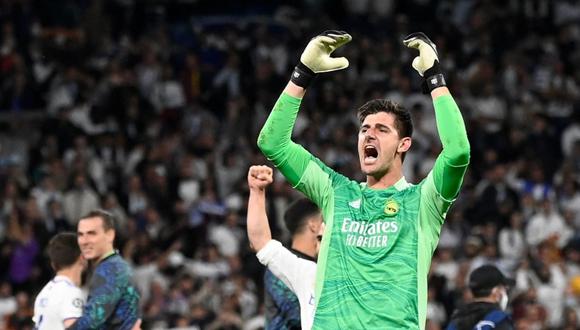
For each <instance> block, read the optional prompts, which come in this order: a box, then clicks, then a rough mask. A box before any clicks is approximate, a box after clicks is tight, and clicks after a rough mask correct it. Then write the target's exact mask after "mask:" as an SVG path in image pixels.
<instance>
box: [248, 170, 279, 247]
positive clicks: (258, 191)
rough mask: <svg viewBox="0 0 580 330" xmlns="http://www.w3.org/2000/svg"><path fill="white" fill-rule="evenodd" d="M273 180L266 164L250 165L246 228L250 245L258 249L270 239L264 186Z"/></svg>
mask: <svg viewBox="0 0 580 330" xmlns="http://www.w3.org/2000/svg"><path fill="white" fill-rule="evenodd" d="M272 181H273V175H272V169H271V168H269V167H268V166H263V165H262V166H252V167H250V170H249V171H248V187H249V188H250V197H249V199H248V215H247V221H248V224H247V230H248V239H249V240H250V247H251V248H252V250H254V251H260V250H261V249H262V248H263V247H264V245H266V243H268V242H269V241H270V240H271V239H272V234H271V232H270V225H269V224H268V216H267V215H266V187H268V185H270V184H271V183H272Z"/></svg>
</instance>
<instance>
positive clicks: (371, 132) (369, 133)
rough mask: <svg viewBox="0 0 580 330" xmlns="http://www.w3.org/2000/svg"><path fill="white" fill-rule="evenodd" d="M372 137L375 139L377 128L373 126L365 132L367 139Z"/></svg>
mask: <svg viewBox="0 0 580 330" xmlns="http://www.w3.org/2000/svg"><path fill="white" fill-rule="evenodd" d="M371 139H375V130H374V129H372V128H369V129H368V130H366V132H365V140H366V141H368V140H371Z"/></svg>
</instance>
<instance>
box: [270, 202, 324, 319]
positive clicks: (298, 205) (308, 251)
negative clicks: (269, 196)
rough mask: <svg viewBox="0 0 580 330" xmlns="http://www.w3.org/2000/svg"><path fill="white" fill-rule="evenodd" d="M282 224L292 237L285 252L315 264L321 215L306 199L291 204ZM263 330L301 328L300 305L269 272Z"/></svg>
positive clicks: (289, 291) (288, 290)
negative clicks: (264, 327) (264, 328)
mask: <svg viewBox="0 0 580 330" xmlns="http://www.w3.org/2000/svg"><path fill="white" fill-rule="evenodd" d="M284 224H285V225H286V228H287V229H288V231H289V232H290V235H291V236H292V241H291V246H290V248H289V249H288V250H289V251H290V252H292V253H294V254H295V255H296V256H298V257H299V258H302V259H305V260H310V261H312V262H316V256H317V255H318V248H319V246H320V242H319V241H318V238H319V237H318V234H319V231H320V226H321V225H322V214H321V213H320V209H319V208H318V206H317V205H316V204H314V203H313V202H312V201H310V200H309V199H308V198H300V199H298V200H296V201H294V202H293V203H292V204H290V206H288V208H287V209H286V211H285V212H284ZM264 306H265V316H266V329H273V330H274V329H275V330H289V329H298V328H300V303H299V301H298V297H296V294H294V292H292V290H290V288H288V286H287V285H286V284H284V282H283V281H282V280H280V279H279V278H278V277H276V276H275V275H274V274H273V273H272V271H270V269H266V272H265V273H264Z"/></svg>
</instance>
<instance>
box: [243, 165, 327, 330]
mask: <svg viewBox="0 0 580 330" xmlns="http://www.w3.org/2000/svg"><path fill="white" fill-rule="evenodd" d="M272 181H273V178H272V169H271V168H269V167H267V166H252V167H250V170H249V171H248V186H249V187H250V197H249V200H248V216H247V219H248V238H249V240H250V245H251V247H252V249H253V250H254V251H257V252H258V253H257V257H258V259H259V260H260V262H261V263H262V264H264V265H265V266H267V267H268V269H269V270H271V271H272V273H273V274H274V275H275V276H276V277H278V278H279V279H280V280H282V281H283V282H284V283H285V284H286V285H287V286H288V287H289V288H290V290H292V291H293V292H294V293H295V294H296V296H297V297H298V301H299V302H300V319H301V326H302V329H310V328H311V327H312V319H313V316H314V281H315V277H316V263H315V262H314V261H312V260H308V259H304V258H299V257H298V256H296V255H295V254H294V253H292V252H290V250H288V249H287V248H285V247H284V246H282V244H281V243H280V242H278V241H276V240H273V239H272V235H271V232H270V226H269V224H268V217H267V215H266V187H267V186H268V185H269V184H271V183H272ZM318 228H319V231H318V236H317V237H318V240H319V241H320V240H321V239H322V232H323V231H324V226H323V225H321V226H319V227H318Z"/></svg>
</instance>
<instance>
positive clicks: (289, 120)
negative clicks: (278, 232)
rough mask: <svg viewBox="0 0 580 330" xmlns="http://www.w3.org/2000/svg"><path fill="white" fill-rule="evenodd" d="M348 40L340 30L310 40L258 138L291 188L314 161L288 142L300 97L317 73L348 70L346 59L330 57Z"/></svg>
mask: <svg viewBox="0 0 580 330" xmlns="http://www.w3.org/2000/svg"><path fill="white" fill-rule="evenodd" d="M351 39H352V38H351V36H350V35H349V34H348V33H346V32H343V31H325V32H324V33H322V34H321V35H319V36H317V37H315V38H313V39H312V40H310V42H309V43H308V45H307V46H306V48H305V49H304V52H303V53H302V55H301V57H300V62H299V63H298V65H297V66H296V68H295V69H294V72H293V73H292V76H291V79H290V82H288V85H287V86H286V88H285V89H284V92H283V93H282V94H281V95H280V97H279V98H278V101H277V102H276V104H275V105H274V108H273V109H272V112H271V113H270V116H269V117H268V120H267V121H266V123H265V124H264V127H263V128H262V130H261V132H260V135H259V136H258V147H259V148H260V150H262V152H263V153H264V155H265V156H266V157H267V158H268V159H269V160H271V161H272V162H273V163H274V165H276V167H277V168H278V169H280V171H281V172H282V174H284V176H285V177H286V178H287V179H288V181H290V183H291V184H292V185H293V186H296V185H297V184H298V182H299V181H300V179H301V177H302V175H303V174H304V172H305V171H306V168H307V166H308V165H309V163H310V161H311V160H312V159H313V156H312V155H311V154H310V153H309V152H307V151H306V150H305V149H304V148H302V147H301V146H299V145H297V144H296V143H294V142H292V140H291V136H292V129H293V128H294V123H295V122H296V117H297V115H298V110H299V108H300V103H301V101H302V97H303V96H304V94H305V91H306V88H307V87H308V85H309V84H310V83H311V82H312V81H313V79H314V78H315V77H316V75H317V74H319V73H323V72H330V71H336V70H340V69H344V68H346V67H348V60H347V59H346V58H343V57H341V58H333V57H330V54H331V53H332V52H333V51H334V50H336V49H337V48H339V47H341V46H342V45H344V44H346V43H348V42H349V41H350V40H351Z"/></svg>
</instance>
